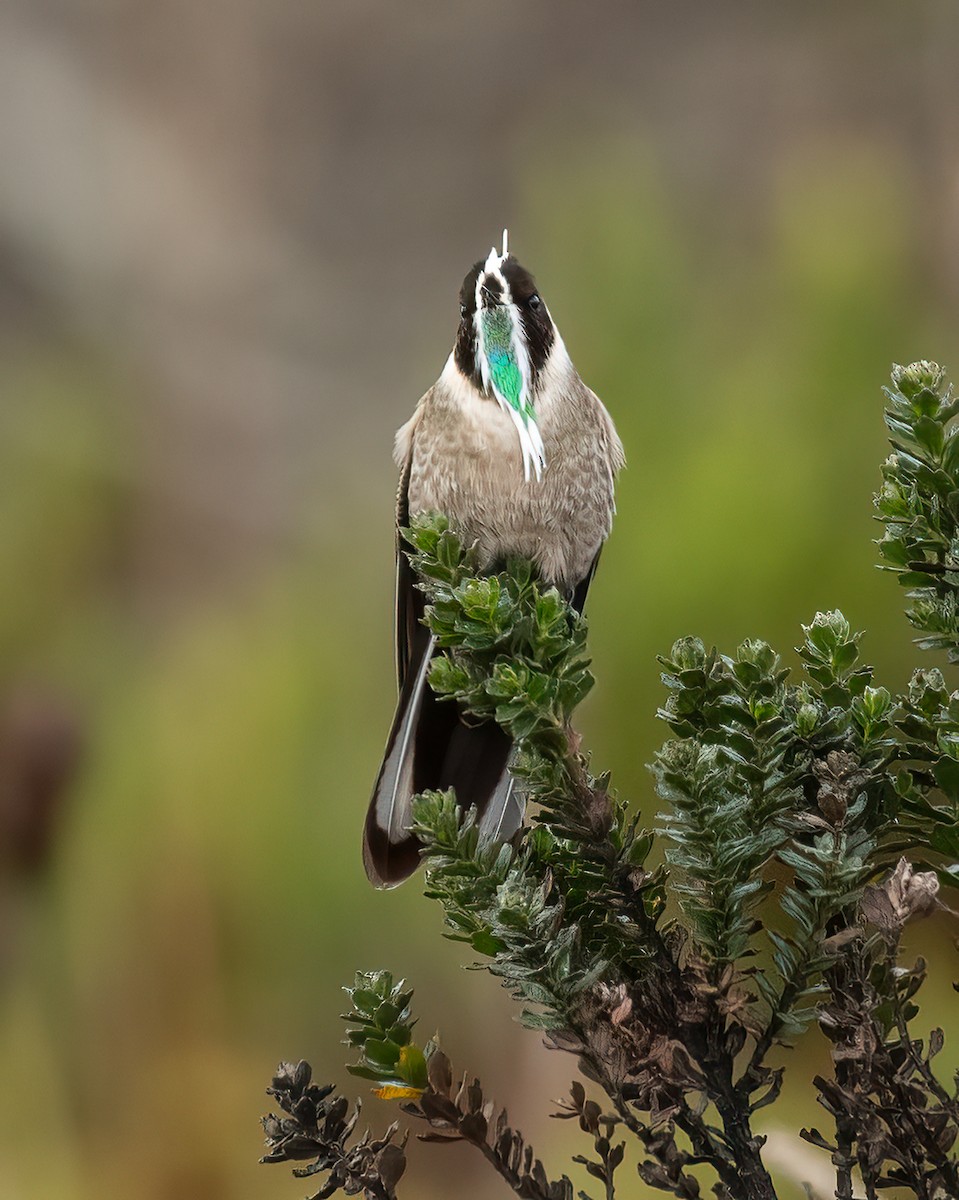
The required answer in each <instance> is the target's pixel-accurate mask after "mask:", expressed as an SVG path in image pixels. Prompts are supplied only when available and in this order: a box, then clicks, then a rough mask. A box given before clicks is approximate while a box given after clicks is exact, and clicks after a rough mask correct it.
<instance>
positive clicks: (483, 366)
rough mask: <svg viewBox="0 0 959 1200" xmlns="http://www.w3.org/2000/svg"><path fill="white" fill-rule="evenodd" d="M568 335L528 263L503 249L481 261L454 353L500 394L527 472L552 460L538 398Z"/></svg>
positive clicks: (464, 371) (468, 283) (466, 288)
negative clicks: (555, 318) (555, 321)
mask: <svg viewBox="0 0 959 1200" xmlns="http://www.w3.org/2000/svg"><path fill="white" fill-rule="evenodd" d="M561 346H562V340H561V339H560V336H559V333H558V331H557V329H556V326H555V325H554V324H553V321H552V318H551V317H550V315H549V310H548V309H547V308H546V305H545V304H544V303H543V300H542V297H541V296H540V294H539V292H538V291H537V290H536V283H535V281H534V280H533V277H532V275H530V273H529V271H527V270H526V268H525V267H523V266H521V265H520V263H519V262H518V261H517V260H516V258H515V257H514V256H513V255H512V254H510V253H509V247H508V234H507V231H506V230H505V229H504V230H503V249H502V252H501V253H500V252H498V251H497V250H496V249H495V247H494V248H493V249H492V250H490V252H489V254H488V255H487V257H486V259H485V260H482V259H481V260H480V261H479V262H477V263H476V264H475V265H474V266H473V268H472V269H471V271H470V272H469V274H468V275H467V276H466V278H465V279H464V280H463V287H462V289H461V290H460V324H459V329H458V330H457V334H456V345H455V346H454V349H453V357H454V360H455V363H456V367H457V370H458V371H459V372H460V374H461V375H463V376H465V377H466V379H468V380H469V381H470V383H471V384H472V385H473V386H474V387H476V388H477V389H478V390H479V391H480V393H481V394H482V395H484V396H487V397H490V398H491V399H495V400H496V401H497V403H498V404H499V406H500V407H501V408H502V409H503V410H504V412H506V413H507V414H508V415H509V416H510V417H511V418H512V420H513V422H514V424H515V425H516V430H517V433H518V434H519V439H520V446H521V448H522V451H523V466H524V471H525V474H526V478H527V479H529V478H530V471H531V470H532V471H533V473H535V476H536V478H537V479H539V478H540V477H541V476H542V472H543V470H544V468H545V466H546V457H545V454H544V452H543V442H542V438H541V437H540V433H539V426H538V424H537V420H536V399H537V395H538V393H539V391H540V387H541V383H542V379H543V375H544V372H545V369H546V366H547V363H548V362H549V360H550V355H551V354H552V353H553V351H554V348H556V347H561Z"/></svg>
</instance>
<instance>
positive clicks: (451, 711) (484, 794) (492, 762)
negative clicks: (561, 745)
mask: <svg viewBox="0 0 959 1200" xmlns="http://www.w3.org/2000/svg"><path fill="white" fill-rule="evenodd" d="M421 645H422V649H421V652H420V655H419V656H418V657H417V658H416V660H415V661H414V662H411V663H410V665H409V669H408V671H407V675H406V680H405V683H404V685H403V689H402V691H401V692H400V698H399V701H398V703H397V706H396V715H395V717H394V718H393V725H392V728H391V729H390V736H389V740H388V741H387V744H386V753H385V755H384V757H383V765H382V766H381V767H380V773H379V777H378V778H377V781H376V787H375V788H374V789H373V798H372V800H371V801H370V807H369V811H368V813H367V816H366V827H365V829H364V833H363V864H364V866H365V867H366V873H367V875H368V876H369V878H370V881H371V882H372V883H374V884H375V885H376V886H377V887H395V886H396V885H397V884H398V883H402V882H403V880H404V879H407V878H408V877H409V876H410V875H412V874H413V872H414V871H415V870H416V868H417V866H418V865H419V852H420V842H419V840H418V839H417V838H416V837H414V836H413V834H411V833H410V825H411V820H412V809H411V806H412V800H413V797H414V796H415V795H416V794H417V793H419V792H422V791H428V790H436V791H441V790H443V789H445V788H453V789H454V790H455V792H456V799H457V801H458V803H459V805H460V806H461V807H462V808H464V809H465V808H470V807H473V806H475V808H476V811H477V819H478V822H479V829H480V834H481V836H482V837H483V838H484V839H489V840H496V841H505V840H506V839H507V838H510V837H512V835H513V834H514V833H515V832H516V830H517V829H518V828H519V827H520V825H521V824H522V822H523V803H522V799H521V796H520V794H519V793H518V791H517V789H516V786H515V783H514V781H513V779H512V776H511V775H510V773H509V757H510V752H511V750H512V740H511V739H510V737H509V735H508V734H506V733H504V732H503V730H502V729H500V727H499V726H498V725H496V724H495V723H493V722H492V721H486V722H482V723H479V724H469V723H468V719H467V718H466V717H464V715H463V714H462V713H461V712H460V711H459V709H458V708H457V707H456V705H455V704H454V703H453V702H452V701H449V700H444V701H441V700H439V699H438V698H437V696H436V695H435V694H434V693H433V691H432V689H431V688H430V686H429V683H428V682H427V674H428V672H429V665H430V660H431V658H432V656H433V652H434V650H435V646H436V643H435V639H433V638H432V637H431V638H429V639H428V640H427V639H426V638H424V639H423V641H422V643H421Z"/></svg>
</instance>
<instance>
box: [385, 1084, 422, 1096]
mask: <svg viewBox="0 0 959 1200" xmlns="http://www.w3.org/2000/svg"><path fill="white" fill-rule="evenodd" d="M425 1090H426V1089H425V1088H414V1087H396V1086H395V1085H394V1084H388V1085H387V1086H386V1087H381V1088H374V1089H373V1095H374V1096H379V1098H380V1099H381V1100H416V1099H417V1098H418V1097H419V1096H422V1095H423V1092H424V1091H425Z"/></svg>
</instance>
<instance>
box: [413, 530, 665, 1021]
mask: <svg viewBox="0 0 959 1200" xmlns="http://www.w3.org/2000/svg"><path fill="white" fill-rule="evenodd" d="M405 536H406V538H407V540H408V542H409V544H410V547H411V551H410V562H411V564H412V566H413V567H414V568H415V569H416V571H417V572H418V573H419V574H420V586H421V587H422V590H423V591H424V592H425V594H426V596H427V599H428V601H429V605H428V607H427V610H426V621H427V623H428V625H429V628H430V630H431V631H432V632H433V633H434V635H435V636H436V639H437V642H438V644H439V645H440V647H442V648H443V653H442V654H441V655H440V656H438V657H437V660H436V662H435V664H434V667H433V669H432V672H431V676H430V682H431V685H432V686H433V688H434V689H435V690H436V691H438V692H439V693H440V694H441V695H443V696H446V697H448V698H449V699H450V700H453V701H455V702H456V703H457V704H458V705H459V706H460V707H461V708H462V709H464V710H466V711H467V712H469V713H470V714H471V716H472V717H473V718H475V719H485V720H495V721H496V722H498V723H499V724H500V725H501V726H502V727H503V728H504V729H505V730H506V731H507V732H508V733H510V735H511V736H512V738H513V740H514V757H513V760H512V764H511V770H512V771H513V773H514V775H515V777H516V778H517V780H519V781H520V783H521V785H522V788H523V791H524V794H525V797H526V799H527V801H528V802H529V803H533V802H535V804H536V805H537V806H538V807H537V810H536V812H535V813H534V814H532V817H531V822H530V829H529V831H528V833H527V835H526V837H525V838H524V839H523V840H522V844H521V845H519V846H517V847H511V846H506V847H490V846H486V845H484V844H483V843H482V842H481V841H480V839H479V835H478V832H477V830H476V827H475V822H474V820H473V818H472V816H471V815H470V814H469V813H464V812H463V811H462V810H460V809H458V808H457V806H456V804H455V801H454V800H453V799H452V798H451V797H449V796H445V797H444V796H438V795H433V794H427V795H426V796H424V797H421V798H420V799H419V800H418V801H417V802H416V803H415V805H414V814H415V820H416V826H415V829H416V832H417V835H418V836H419V837H420V839H421V840H422V841H423V843H424V857H425V860H426V866H427V892H428V894H429V895H431V896H433V897H434V898H436V899H438V900H439V901H440V902H441V904H442V905H443V908H444V912H445V915H446V921H447V925H448V926H449V928H450V929H451V930H452V932H451V933H450V936H451V937H454V938H457V939H462V940H467V941H469V942H470V943H471V944H472V946H473V947H474V949H476V950H477V951H479V952H480V953H481V954H483V955H485V956H487V957H490V958H492V960H493V961H492V962H491V963H490V964H489V969H490V970H491V971H492V972H493V973H494V974H496V975H499V976H500V977H501V978H502V979H503V982H504V984H505V986H507V987H508V988H509V989H510V990H511V991H512V992H513V994H514V995H516V996H517V997H519V998H521V999H522V1000H524V1001H525V1002H526V1004H527V1007H526V1008H525V1009H524V1016H523V1019H524V1020H525V1021H526V1022H527V1023H529V1024H535V1025H537V1026H539V1027H543V1028H550V1029H554V1028H557V1027H559V1026H560V1025H564V1024H565V1025H567V1026H568V1025H569V1022H570V1019H571V1014H572V1012H573V1011H574V1010H575V1008H576V1005H577V1003H578V1002H579V999H578V998H579V997H581V996H582V995H583V994H585V993H586V992H587V991H588V989H589V987H590V986H591V984H592V982H593V981H595V979H596V978H597V977H599V976H600V975H603V974H607V975H608V974H610V973H615V972H616V971H618V970H619V969H620V968H619V967H618V966H613V965H611V964H613V963H614V962H619V963H622V962H623V961H627V960H628V961H639V960H647V959H648V958H649V957H650V954H651V953H652V947H653V946H654V945H655V941H656V939H655V925H656V921H657V919H658V917H659V915H660V913H661V912H662V909H663V897H662V890H661V886H660V881H659V877H658V875H656V874H655V873H646V872H645V870H644V862H645V859H646V856H647V854H648V853H649V850H650V847H651V844H652V839H651V837H650V836H649V835H647V834H644V833H643V832H642V831H640V830H639V829H638V827H637V823H636V819H635V817H634V816H632V815H631V814H630V813H629V812H628V810H627V809H626V806H625V805H624V804H623V803H621V802H620V801H618V800H617V799H616V798H615V797H614V796H612V795H611V794H610V793H609V791H608V788H607V786H606V781H605V780H594V779H592V778H591V777H590V775H589V773H588V770H587V764H586V761H585V759H583V758H582V757H581V756H580V755H579V754H578V753H577V751H576V749H575V747H574V745H573V744H572V742H571V734H570V731H569V721H570V718H571V716H572V712H573V709H574V708H575V706H576V704H578V703H579V701H580V700H581V699H582V698H583V696H585V694H586V693H587V691H588V690H589V688H590V687H591V686H592V676H591V675H590V673H589V670H588V659H587V657H586V651H585V645H586V623H585V621H584V620H583V619H582V617H581V616H580V615H579V614H578V613H577V612H576V611H575V610H573V609H572V608H571V607H570V606H569V605H568V604H567V603H566V601H565V600H564V599H563V597H561V596H560V595H559V593H558V592H557V591H556V589H555V588H544V587H543V585H542V584H541V583H540V582H539V581H538V579H537V578H536V577H535V575H534V574H533V572H532V568H531V566H530V564H529V563H527V562H525V561H522V560H514V561H511V562H510V563H508V564H507V566H506V569H505V570H504V571H503V572H501V573H500V574H498V575H492V576H485V577H482V578H476V577H474V576H473V575H472V574H471V571H472V570H473V559H472V554H471V551H470V550H469V548H467V547H464V546H463V545H462V544H461V543H460V541H459V540H458V539H457V537H456V536H455V534H454V533H453V532H452V531H451V530H450V529H449V527H448V523H447V521H446V519H445V518H444V517H442V516H440V515H431V516H424V517H420V518H418V519H417V520H416V521H415V522H414V523H413V525H412V526H411V528H410V529H409V530H407V531H405ZM530 1005H533V1006H535V1007H533V1008H531V1007H529V1006H530Z"/></svg>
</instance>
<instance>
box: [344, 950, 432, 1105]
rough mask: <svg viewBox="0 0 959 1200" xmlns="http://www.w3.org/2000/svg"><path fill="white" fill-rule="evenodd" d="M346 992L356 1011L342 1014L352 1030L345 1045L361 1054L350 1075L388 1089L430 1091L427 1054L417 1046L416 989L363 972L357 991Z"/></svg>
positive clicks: (385, 976) (358, 977)
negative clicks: (412, 1010) (412, 1009)
mask: <svg viewBox="0 0 959 1200" xmlns="http://www.w3.org/2000/svg"><path fill="white" fill-rule="evenodd" d="M343 990H344V991H345V992H346V994H347V995H348V996H349V997H350V1000H351V1002H352V1006H353V1007H352V1008H351V1010H350V1011H349V1012H348V1013H344V1014H343V1020H344V1021H346V1022H347V1023H348V1024H349V1025H350V1026H351V1028H350V1031H349V1033H348V1035H347V1038H346V1041H347V1044H348V1045H350V1046H353V1047H354V1048H355V1049H356V1050H358V1051H359V1053H360V1058H359V1061H358V1062H356V1063H354V1064H353V1065H352V1066H350V1067H348V1068H347V1069H348V1070H349V1072H350V1074H351V1075H358V1076H359V1077H360V1078H361V1079H372V1080H374V1081H375V1082H376V1083H379V1084H381V1085H382V1087H383V1088H386V1089H390V1088H395V1089H400V1090H402V1091H406V1090H410V1089H412V1090H413V1091H416V1090H422V1089H423V1088H425V1087H426V1054H424V1051H423V1050H421V1049H420V1047H419V1046H417V1045H416V1043H415V1042H414V1041H413V1026H414V1025H415V1024H416V1022H415V1021H414V1020H412V1018H411V1016H410V1001H411V1000H412V998H413V990H412V988H406V987H405V986H404V981H403V980H402V979H401V980H400V981H399V982H398V983H394V982H393V976H392V975H391V974H390V972H389V971H369V972H363V971H359V972H357V975H356V979H355V980H354V983H353V986H352V987H350V988H344V989H343ZM428 1050H429V1047H427V1051H428Z"/></svg>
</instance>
